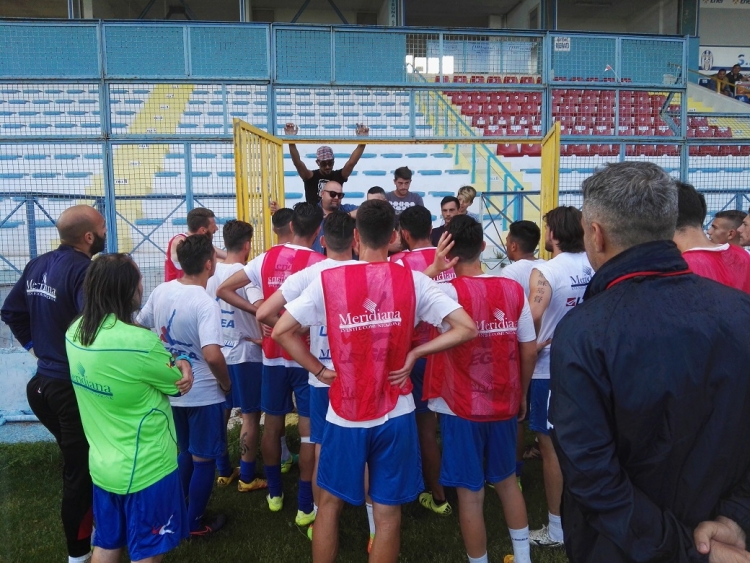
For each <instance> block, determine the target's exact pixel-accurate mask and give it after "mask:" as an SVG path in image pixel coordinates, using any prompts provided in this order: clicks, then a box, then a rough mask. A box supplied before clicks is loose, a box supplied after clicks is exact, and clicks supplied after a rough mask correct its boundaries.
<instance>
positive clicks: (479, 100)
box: [469, 92, 490, 104]
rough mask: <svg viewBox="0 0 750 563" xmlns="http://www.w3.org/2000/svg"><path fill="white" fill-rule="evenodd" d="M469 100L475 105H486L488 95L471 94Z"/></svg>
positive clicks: (488, 98) (484, 93) (483, 93)
mask: <svg viewBox="0 0 750 563" xmlns="http://www.w3.org/2000/svg"><path fill="white" fill-rule="evenodd" d="M469 98H470V99H471V101H472V103H475V104H486V103H488V102H489V101H490V95H489V94H487V93H486V92H472V93H471V94H469Z"/></svg>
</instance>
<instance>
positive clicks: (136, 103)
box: [125, 100, 143, 106]
mask: <svg viewBox="0 0 750 563" xmlns="http://www.w3.org/2000/svg"><path fill="white" fill-rule="evenodd" d="M142 103H143V100H125V104H126V105H130V106H139V105H141V104H142Z"/></svg>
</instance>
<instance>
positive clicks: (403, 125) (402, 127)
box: [391, 123, 409, 130]
mask: <svg viewBox="0 0 750 563" xmlns="http://www.w3.org/2000/svg"><path fill="white" fill-rule="evenodd" d="M391 127H392V128H393V129H399V130H406V129H408V128H409V126H408V125H406V124H405V123H400V124H398V125H391Z"/></svg>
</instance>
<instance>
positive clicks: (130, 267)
mask: <svg viewBox="0 0 750 563" xmlns="http://www.w3.org/2000/svg"><path fill="white" fill-rule="evenodd" d="M140 281H141V273H140V271H139V270H138V266H137V265H136V263H135V262H133V259H132V258H131V257H130V256H129V255H128V254H102V255H101V256H99V258H97V259H96V260H93V261H92V262H91V266H89V268H88V270H87V271H86V277H85V278H84V280H83V311H82V312H81V323H80V324H79V325H78V329H77V330H76V333H75V336H74V340H78V341H79V342H80V343H81V345H83V346H91V345H92V344H93V343H94V341H95V340H96V335H97V334H99V330H100V329H101V328H102V322H103V321H104V319H105V318H106V316H107V315H114V316H115V318H116V319H117V320H118V321H120V322H123V323H127V324H132V322H133V321H132V315H133V313H134V312H135V310H136V307H137V305H138V304H137V303H135V299H134V297H135V293H136V291H138V284H139V283H140ZM113 324H114V323H113Z"/></svg>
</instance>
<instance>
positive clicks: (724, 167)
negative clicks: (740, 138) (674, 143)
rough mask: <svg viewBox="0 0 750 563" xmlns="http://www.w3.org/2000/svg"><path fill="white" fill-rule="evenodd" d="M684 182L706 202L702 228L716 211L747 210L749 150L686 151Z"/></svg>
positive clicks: (697, 147)
mask: <svg viewBox="0 0 750 563" xmlns="http://www.w3.org/2000/svg"><path fill="white" fill-rule="evenodd" d="M688 181H689V182H690V183H691V184H693V185H694V186H695V187H696V189H697V190H698V191H700V192H702V193H703V195H704V197H705V198H706V206H707V208H708V215H707V216H706V227H707V226H708V225H709V224H710V223H711V221H712V220H713V217H714V215H715V214H716V213H717V212H719V211H727V210H730V209H737V210H740V211H745V212H747V211H748V207H750V198H749V197H748V193H750V146H748V145H728V144H727V145H713V144H712V145H694V146H691V147H690V159H689V168H688Z"/></svg>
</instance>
